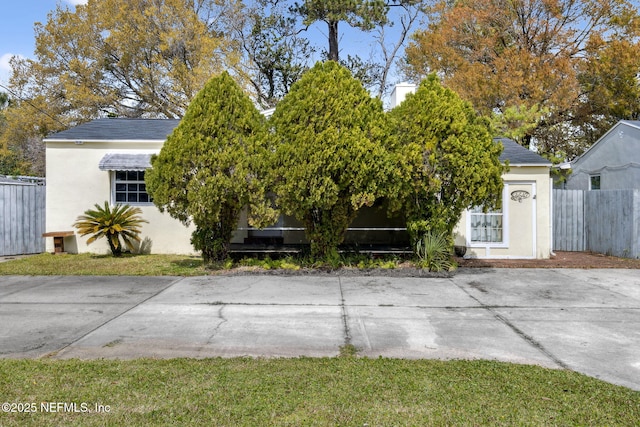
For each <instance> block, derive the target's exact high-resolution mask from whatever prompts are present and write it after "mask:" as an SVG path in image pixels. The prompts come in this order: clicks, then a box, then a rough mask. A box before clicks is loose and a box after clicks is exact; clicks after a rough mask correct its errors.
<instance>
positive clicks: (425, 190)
mask: <svg viewBox="0 0 640 427" xmlns="http://www.w3.org/2000/svg"><path fill="white" fill-rule="evenodd" d="M389 122H390V125H391V128H392V131H393V136H394V138H395V139H396V143H397V147H396V149H397V152H398V154H399V155H400V156H401V157H402V164H403V165H404V166H405V167H406V168H407V169H405V170H404V175H403V184H402V185H401V186H399V191H398V192H397V193H396V194H395V196H394V199H395V201H396V203H397V204H399V205H401V206H402V209H403V212H404V214H405V216H406V219H407V229H408V231H409V234H410V236H411V237H412V240H413V243H414V244H415V243H416V241H417V239H419V238H421V237H422V236H423V235H424V233H426V232H433V233H436V234H445V235H446V236H448V238H449V239H452V232H453V228H454V227H455V225H456V224H457V223H458V221H459V220H460V217H461V215H462V213H463V212H464V210H465V209H467V208H469V207H472V206H484V207H485V208H486V209H491V208H494V207H498V206H500V203H501V200H500V196H501V194H502V186H503V183H502V172H503V166H502V165H501V164H500V161H499V156H500V153H501V152H502V145H501V144H498V143H495V142H494V141H493V138H492V135H491V132H490V127H489V122H488V121H487V120H486V119H484V118H482V117H480V116H478V115H477V114H476V113H475V111H474V110H473V108H472V106H471V104H469V103H468V102H465V101H463V100H462V99H461V98H460V97H459V96H458V95H457V94H456V93H455V92H453V91H451V90H449V89H446V88H444V87H443V86H441V85H440V83H439V82H438V80H437V78H436V77H435V76H434V75H431V76H430V77H429V78H427V79H425V80H424V81H423V82H422V83H421V84H420V86H419V87H418V89H417V91H416V93H415V94H410V95H409V96H408V97H407V99H406V100H405V101H404V102H403V103H402V104H400V105H399V106H397V107H396V108H394V109H393V110H391V111H390V112H389Z"/></svg>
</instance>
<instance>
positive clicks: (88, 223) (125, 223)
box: [73, 202, 149, 256]
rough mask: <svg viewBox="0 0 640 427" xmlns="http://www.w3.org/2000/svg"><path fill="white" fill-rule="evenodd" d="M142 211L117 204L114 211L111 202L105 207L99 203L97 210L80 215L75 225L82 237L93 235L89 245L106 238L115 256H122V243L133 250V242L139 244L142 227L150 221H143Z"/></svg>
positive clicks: (90, 210) (88, 241)
mask: <svg viewBox="0 0 640 427" xmlns="http://www.w3.org/2000/svg"><path fill="white" fill-rule="evenodd" d="M141 213H142V210H141V209H140V208H138V207H132V206H129V205H120V204H117V205H115V206H114V207H113V209H112V208H111V207H110V206H109V202H104V207H101V206H100V205H99V204H98V203H96V204H95V209H89V210H86V211H85V212H84V215H80V216H79V217H78V218H77V219H76V222H75V223H74V224H73V226H74V227H76V228H77V229H78V232H79V233H80V235H81V236H83V237H84V236H87V235H89V234H91V235H92V236H91V238H89V240H87V245H89V244H91V243H93V242H95V241H96V240H98V239H100V238H101V237H106V238H107V241H108V242H109V247H110V248H111V253H112V254H113V256H120V255H122V243H121V242H120V237H122V241H123V242H124V244H125V245H126V246H127V247H128V248H129V250H133V249H134V246H133V242H134V241H136V242H139V241H140V237H139V236H138V234H140V231H141V230H140V227H141V226H142V223H144V222H146V223H148V222H149V221H147V220H145V219H142V217H140V216H139V215H140V214H141Z"/></svg>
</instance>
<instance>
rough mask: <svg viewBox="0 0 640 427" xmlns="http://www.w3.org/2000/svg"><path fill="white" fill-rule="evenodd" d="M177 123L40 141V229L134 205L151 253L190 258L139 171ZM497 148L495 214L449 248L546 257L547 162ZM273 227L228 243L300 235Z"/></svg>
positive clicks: (124, 122)
mask: <svg viewBox="0 0 640 427" xmlns="http://www.w3.org/2000/svg"><path fill="white" fill-rule="evenodd" d="M405 86H407V87H405ZM399 90H401V91H402V92H403V93H402V94H394V96H393V99H394V100H395V102H396V103H399V102H401V100H402V99H404V96H405V95H406V94H407V93H409V92H411V91H412V89H411V87H410V85H406V84H405V85H402V86H401V87H400V89H399ZM396 95H397V96H396ZM394 105H395V104H394ZM178 123H179V121H178V120H159V119H155V120H154V119H119V118H112V119H98V120H94V121H92V122H88V123H85V124H82V125H80V126H77V127H75V128H72V129H69V130H66V131H63V132H59V133H56V134H54V135H51V136H49V137H47V138H46V139H45V140H44V142H45V144H46V156H47V215H46V220H47V231H48V232H56V231H71V230H73V227H72V224H73V223H74V222H75V220H76V218H77V217H78V215H81V214H82V213H83V212H84V211H85V210H87V209H89V208H92V207H93V205H94V204H96V203H100V204H102V203H104V201H105V200H106V201H109V202H110V203H112V204H115V203H118V202H124V203H129V204H131V205H134V206H140V208H141V209H142V216H143V217H144V219H146V220H147V221H149V224H144V225H143V227H142V234H141V237H142V238H143V239H147V242H149V243H150V249H151V252H153V253H175V254H193V253H194V250H193V248H192V246H191V243H190V238H191V232H192V231H193V230H192V229H191V228H186V227H185V226H184V225H182V224H181V223H180V222H179V221H177V220H175V219H173V218H171V217H170V216H169V215H168V214H167V213H161V212H160V211H159V210H158V208H157V207H156V206H155V205H153V203H152V202H151V201H150V200H149V198H148V195H147V193H146V187H145V184H144V171H145V169H146V168H148V167H149V166H150V158H151V155H152V154H153V153H159V151H160V149H161V147H162V145H163V144H164V141H165V140H166V138H167V136H168V135H169V134H170V133H171V131H172V130H173V129H174V128H175V127H176V126H177V125H178ZM500 142H502V144H503V145H504V146H505V150H504V152H503V154H502V156H501V157H500V159H501V161H503V162H505V161H508V162H509V165H510V171H509V172H507V173H505V175H504V182H505V186H504V192H503V209H502V210H501V211H500V212H490V213H486V214H485V213H482V211H481V210H478V211H470V212H467V213H465V214H464V215H463V217H462V218H461V221H460V224H459V225H458V227H457V228H456V233H457V235H456V244H457V245H464V246H467V247H468V250H467V256H472V257H479V258H505V257H506V258H548V257H549V256H550V253H551V219H550V218H551V215H550V212H551V206H550V205H551V197H550V196H551V179H550V176H549V169H550V167H551V163H550V162H548V161H546V160H545V159H543V158H542V157H540V156H538V155H537V154H535V153H533V152H531V151H529V150H526V149H525V148H523V147H521V146H520V145H518V144H517V143H515V142H514V141H511V140H508V139H501V140H500ZM373 216H375V214H372V213H371V212H368V213H364V214H363V215H361V216H360V217H359V218H357V219H356V223H357V224H356V227H357V228H358V229H359V230H361V229H366V226H367V224H368V223H370V221H371V220H372V219H373V220H374V221H373V222H375V224H376V226H377V227H379V226H380V222H381V221H382V222H385V221H387V220H386V219H385V218H382V217H380V215H378V216H377V218H372V217H373ZM388 221H389V222H388V225H387V224H386V223H385V224H383V226H384V225H386V226H387V229H386V230H384V231H382V232H379V233H378V234H377V237H373V240H375V243H381V241H380V239H381V238H382V239H383V240H384V236H385V235H386V236H389V238H390V239H392V238H395V237H394V236H397V235H398V234H397V232H396V231H394V230H397V228H399V227H402V224H398V222H397V221H395V222H392V220H388ZM279 225H280V226H282V228H285V230H281V231H277V230H275V231H274V230H272V231H265V232H255V231H253V232H250V231H248V230H247V228H248V227H247V223H246V218H240V220H239V224H238V227H239V230H238V231H236V234H235V237H234V240H233V242H235V243H244V242H245V239H248V240H247V241H250V239H252V238H260V237H261V238H265V237H266V238H269V239H275V240H277V241H280V242H282V243H284V244H297V243H304V233H303V232H301V231H300V230H295V228H296V224H295V222H293V223H292V222H291V219H288V218H285V219H281V221H280V222H279ZM292 225H293V227H292ZM297 226H298V227H299V224H297ZM360 227H363V228H360ZM357 233H359V231H358V232H356V234H352V236H356V237H357V236H358V234H357ZM362 233H364V232H362ZM367 233H368V234H367V236H373V233H371V232H367ZM405 234H406V233H405ZM362 235H364V234H362ZM381 236H382V237H381ZM86 240H87V238H81V237H80V236H78V235H77V233H76V234H75V235H73V236H68V237H65V238H64V247H65V251H67V252H72V253H78V252H98V253H105V252H108V245H107V244H106V242H104V241H97V242H95V243H92V244H91V245H89V246H88V245H87V244H86ZM347 240H349V238H348V239H347ZM47 250H48V251H52V250H53V243H52V242H47Z"/></svg>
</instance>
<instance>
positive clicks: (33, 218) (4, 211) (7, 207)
mask: <svg viewBox="0 0 640 427" xmlns="http://www.w3.org/2000/svg"><path fill="white" fill-rule="evenodd" d="M44 184H45V181H44V178H32V177H20V178H18V179H13V178H5V177H0V256H7V255H22V254H36V253H41V252H44V251H45V239H44V237H42V234H43V233H44V232H45V190H46V189H45V185H44Z"/></svg>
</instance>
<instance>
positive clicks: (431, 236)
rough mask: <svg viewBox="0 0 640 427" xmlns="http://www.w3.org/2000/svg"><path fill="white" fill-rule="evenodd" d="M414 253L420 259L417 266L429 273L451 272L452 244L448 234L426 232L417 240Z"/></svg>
mask: <svg viewBox="0 0 640 427" xmlns="http://www.w3.org/2000/svg"><path fill="white" fill-rule="evenodd" d="M414 252H415V254H416V256H417V257H418V262H417V265H418V267H421V268H426V269H428V270H429V271H434V272H437V271H449V270H451V267H452V266H453V265H452V263H451V244H450V241H449V239H447V236H446V234H444V233H436V232H431V231H429V232H426V233H424V234H423V235H422V237H420V238H419V239H417V240H416V242H415V245H414Z"/></svg>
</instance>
